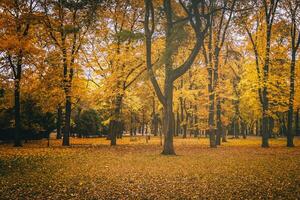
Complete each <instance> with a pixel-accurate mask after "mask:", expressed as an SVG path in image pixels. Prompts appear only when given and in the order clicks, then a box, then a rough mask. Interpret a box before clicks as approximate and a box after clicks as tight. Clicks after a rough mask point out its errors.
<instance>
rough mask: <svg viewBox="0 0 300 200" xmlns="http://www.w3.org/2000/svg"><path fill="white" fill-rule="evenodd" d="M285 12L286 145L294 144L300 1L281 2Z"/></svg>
mask: <svg viewBox="0 0 300 200" xmlns="http://www.w3.org/2000/svg"><path fill="white" fill-rule="evenodd" d="M282 3H283V4H284V6H285V7H284V8H285V10H286V13H287V14H288V16H287V17H288V22H289V25H290V45H291V47H290V48H291V61H290V62H291V63H290V87H289V91H290V93H289V110H288V125H287V128H288V130H287V146H288V147H293V146H294V142H293V139H294V133H293V115H294V100H295V98H294V96H295V66H296V59H297V51H298V49H299V45H300V22H299V18H300V14H299V13H300V2H299V1H298V0H286V1H283V2H282Z"/></svg>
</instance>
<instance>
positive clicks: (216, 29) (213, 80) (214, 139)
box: [203, 0, 236, 147]
mask: <svg viewBox="0 0 300 200" xmlns="http://www.w3.org/2000/svg"><path fill="white" fill-rule="evenodd" d="M235 3H236V1H235V0H233V1H232V2H231V4H230V3H229V2H228V1H222V5H221V6H218V5H216V3H213V6H214V7H221V16H218V13H215V14H213V15H211V21H212V25H211V26H210V28H209V31H208V32H209V37H208V50H206V49H205V48H203V54H204V58H205V59H204V60H205V64H206V68H207V72H208V80H209V83H208V93H209V116H208V124H209V131H210V133H209V135H210V147H216V146H217V145H220V144H221V134H222V121H221V99H220V95H219V94H218V92H217V88H218V87H219V73H220V72H219V67H220V66H219V65H220V53H221V51H222V48H223V45H224V42H225V39H226V34H227V30H228V27H229V24H230V21H231V18H232V15H233V11H234V7H235ZM227 15H228V16H227ZM215 107H216V108H215ZM215 116H216V120H215ZM215 122H216V123H215Z"/></svg>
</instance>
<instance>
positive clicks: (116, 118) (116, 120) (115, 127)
mask: <svg viewBox="0 0 300 200" xmlns="http://www.w3.org/2000/svg"><path fill="white" fill-rule="evenodd" d="M122 99H123V97H122V96H121V95H118V96H117V97H116V99H115V108H114V114H113V119H112V120H111V121H110V124H111V129H110V145H111V146H115V145H117V136H118V135H119V134H120V132H121V131H122V130H121V129H122V121H121V105H122Z"/></svg>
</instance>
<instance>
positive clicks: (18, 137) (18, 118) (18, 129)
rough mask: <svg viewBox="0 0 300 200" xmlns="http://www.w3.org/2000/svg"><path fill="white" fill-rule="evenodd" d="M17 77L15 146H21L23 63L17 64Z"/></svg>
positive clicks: (15, 92)
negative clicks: (21, 82)
mask: <svg viewBox="0 0 300 200" xmlns="http://www.w3.org/2000/svg"><path fill="white" fill-rule="evenodd" d="M17 70H18V72H17V77H16V80H15V91H14V95H15V109H14V114H15V133H14V135H15V136H14V137H15V138H14V146H15V147H21V146H22V141H21V106H20V81H21V65H20V66H17Z"/></svg>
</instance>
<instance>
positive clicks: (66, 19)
mask: <svg viewBox="0 0 300 200" xmlns="http://www.w3.org/2000/svg"><path fill="white" fill-rule="evenodd" d="M99 3H100V1H99V0H78V1H72V0H55V1H49V0H40V6H41V8H42V9H43V14H44V20H43V22H44V25H45V28H46V31H47V32H48V33H49V37H50V39H51V40H52V42H53V45H54V46H55V47H56V48H58V49H59V50H60V57H61V63H62V68H63V77H64V80H63V88H64V91H65V101H66V102H65V126H64V130H63V146H69V145H70V141H69V135H70V128H71V111H72V81H73V75H74V70H75V65H76V58H77V56H78V52H79V50H80V48H81V45H82V43H83V42H84V38H85V36H86V34H87V32H88V30H89V28H90V27H91V26H92V24H93V22H94V16H95V13H96V12H95V11H96V8H97V5H98V4H99Z"/></svg>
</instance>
